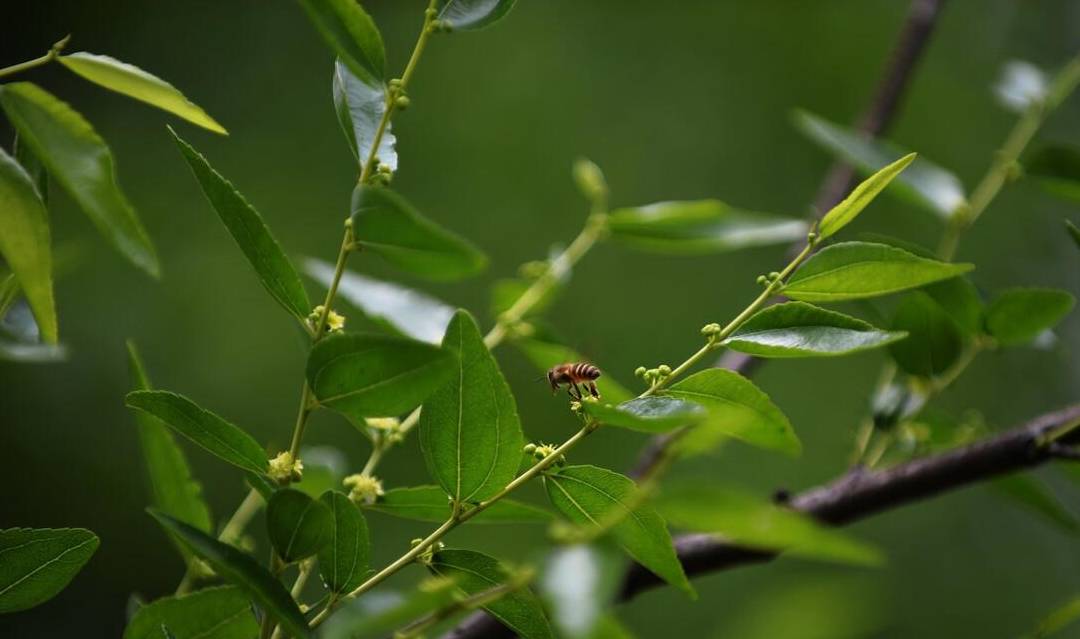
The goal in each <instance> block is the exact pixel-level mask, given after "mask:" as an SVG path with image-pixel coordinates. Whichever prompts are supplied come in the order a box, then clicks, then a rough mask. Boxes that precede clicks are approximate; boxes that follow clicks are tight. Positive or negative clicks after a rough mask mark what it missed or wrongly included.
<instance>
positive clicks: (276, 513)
mask: <svg viewBox="0 0 1080 639" xmlns="http://www.w3.org/2000/svg"><path fill="white" fill-rule="evenodd" d="M333 527H334V520H333V515H332V514H331V512H330V509H329V508H328V507H327V505H326V504H324V503H322V502H320V501H316V500H314V499H312V498H311V497H308V496H307V495H306V494H304V493H303V492H302V491H299V490H296V489H294V488H283V489H281V490H278V491H277V492H275V493H274V496H273V497H271V498H270V502H269V503H267V505H266V530H267V532H269V536H270V543H271V544H273V546H274V549H275V550H276V551H277V554H278V556H279V557H281V558H282V559H284V560H285V562H286V563H292V562H294V561H299V560H301V559H305V558H307V557H310V556H312V555H314V554H315V553H317V552H319V550H321V549H322V547H323V546H325V545H326V544H327V543H328V542H329V541H330V533H331V532H332V529H333Z"/></svg>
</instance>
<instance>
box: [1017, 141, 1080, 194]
mask: <svg viewBox="0 0 1080 639" xmlns="http://www.w3.org/2000/svg"><path fill="white" fill-rule="evenodd" d="M1024 174H1025V175H1026V176H1028V177H1030V178H1032V179H1034V180H1035V182H1036V183H1037V184H1038V185H1039V186H1041V187H1043V188H1044V189H1045V190H1046V191H1047V192H1049V193H1052V194H1053V195H1056V196H1058V197H1060V198H1062V199H1065V200H1069V201H1072V202H1080V151H1078V150H1077V149H1075V148H1073V147H1067V146H1051V147H1047V148H1044V149H1040V150H1039V152H1038V153H1036V154H1035V155H1034V156H1033V157H1032V158H1031V160H1029V161H1028V162H1026V163H1025V164H1024Z"/></svg>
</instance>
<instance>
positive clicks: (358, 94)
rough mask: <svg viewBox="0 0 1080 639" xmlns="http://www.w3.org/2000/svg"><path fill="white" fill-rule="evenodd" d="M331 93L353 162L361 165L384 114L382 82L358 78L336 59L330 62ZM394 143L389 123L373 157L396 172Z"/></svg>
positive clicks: (369, 150) (384, 101)
mask: <svg viewBox="0 0 1080 639" xmlns="http://www.w3.org/2000/svg"><path fill="white" fill-rule="evenodd" d="M333 96H334V112H335V113H336V114H337V118H338V124H340V125H341V131H342V132H343V133H344V134H345V141H346V142H348V144H349V149H350V150H351V151H352V154H353V157H355V158H356V162H357V164H358V165H359V166H361V167H363V165H364V163H365V162H367V159H368V156H369V155H371V146H372V145H373V144H374V143H375V134H376V132H377V131H378V129H379V123H380V122H381V121H382V119H383V116H384V115H385V113H386V85H385V84H383V83H382V82H381V81H374V80H362V79H360V78H359V77H357V76H356V75H355V74H354V73H352V72H351V71H349V67H347V66H345V64H343V63H342V62H341V60H340V59H338V60H337V61H335V62H334V80H333ZM395 142H396V140H395V138H394V134H393V133H392V132H391V128H390V124H389V123H387V125H386V130H385V131H383V134H382V138H381V139H380V140H379V151H378V153H376V154H375V158H376V159H377V160H378V161H379V164H380V165H384V166H387V167H389V168H390V170H391V171H397V167H398V156H397V151H396V150H394V144H395Z"/></svg>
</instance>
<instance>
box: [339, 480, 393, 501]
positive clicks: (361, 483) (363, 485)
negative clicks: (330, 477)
mask: <svg viewBox="0 0 1080 639" xmlns="http://www.w3.org/2000/svg"><path fill="white" fill-rule="evenodd" d="M341 483H342V484H344V485H345V487H346V488H349V489H351V490H349V499H350V500H352V502H353V503H354V504H357V505H360V504H365V505H368V506H370V505H371V504H374V503H375V501H376V500H377V499H378V498H379V497H382V496H383V495H385V494H386V491H384V490H383V485H382V481H380V480H379V479H378V478H376V477H372V476H370V475H363V474H360V473H357V474H355V475H349V476H348V477H346V478H345V479H343V480H341Z"/></svg>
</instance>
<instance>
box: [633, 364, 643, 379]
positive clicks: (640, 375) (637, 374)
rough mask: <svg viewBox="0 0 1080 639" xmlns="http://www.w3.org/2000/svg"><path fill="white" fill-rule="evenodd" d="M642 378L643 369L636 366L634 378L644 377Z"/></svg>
mask: <svg viewBox="0 0 1080 639" xmlns="http://www.w3.org/2000/svg"><path fill="white" fill-rule="evenodd" d="M644 376H645V367H644V366H638V367H637V368H635V369H634V377H644Z"/></svg>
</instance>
